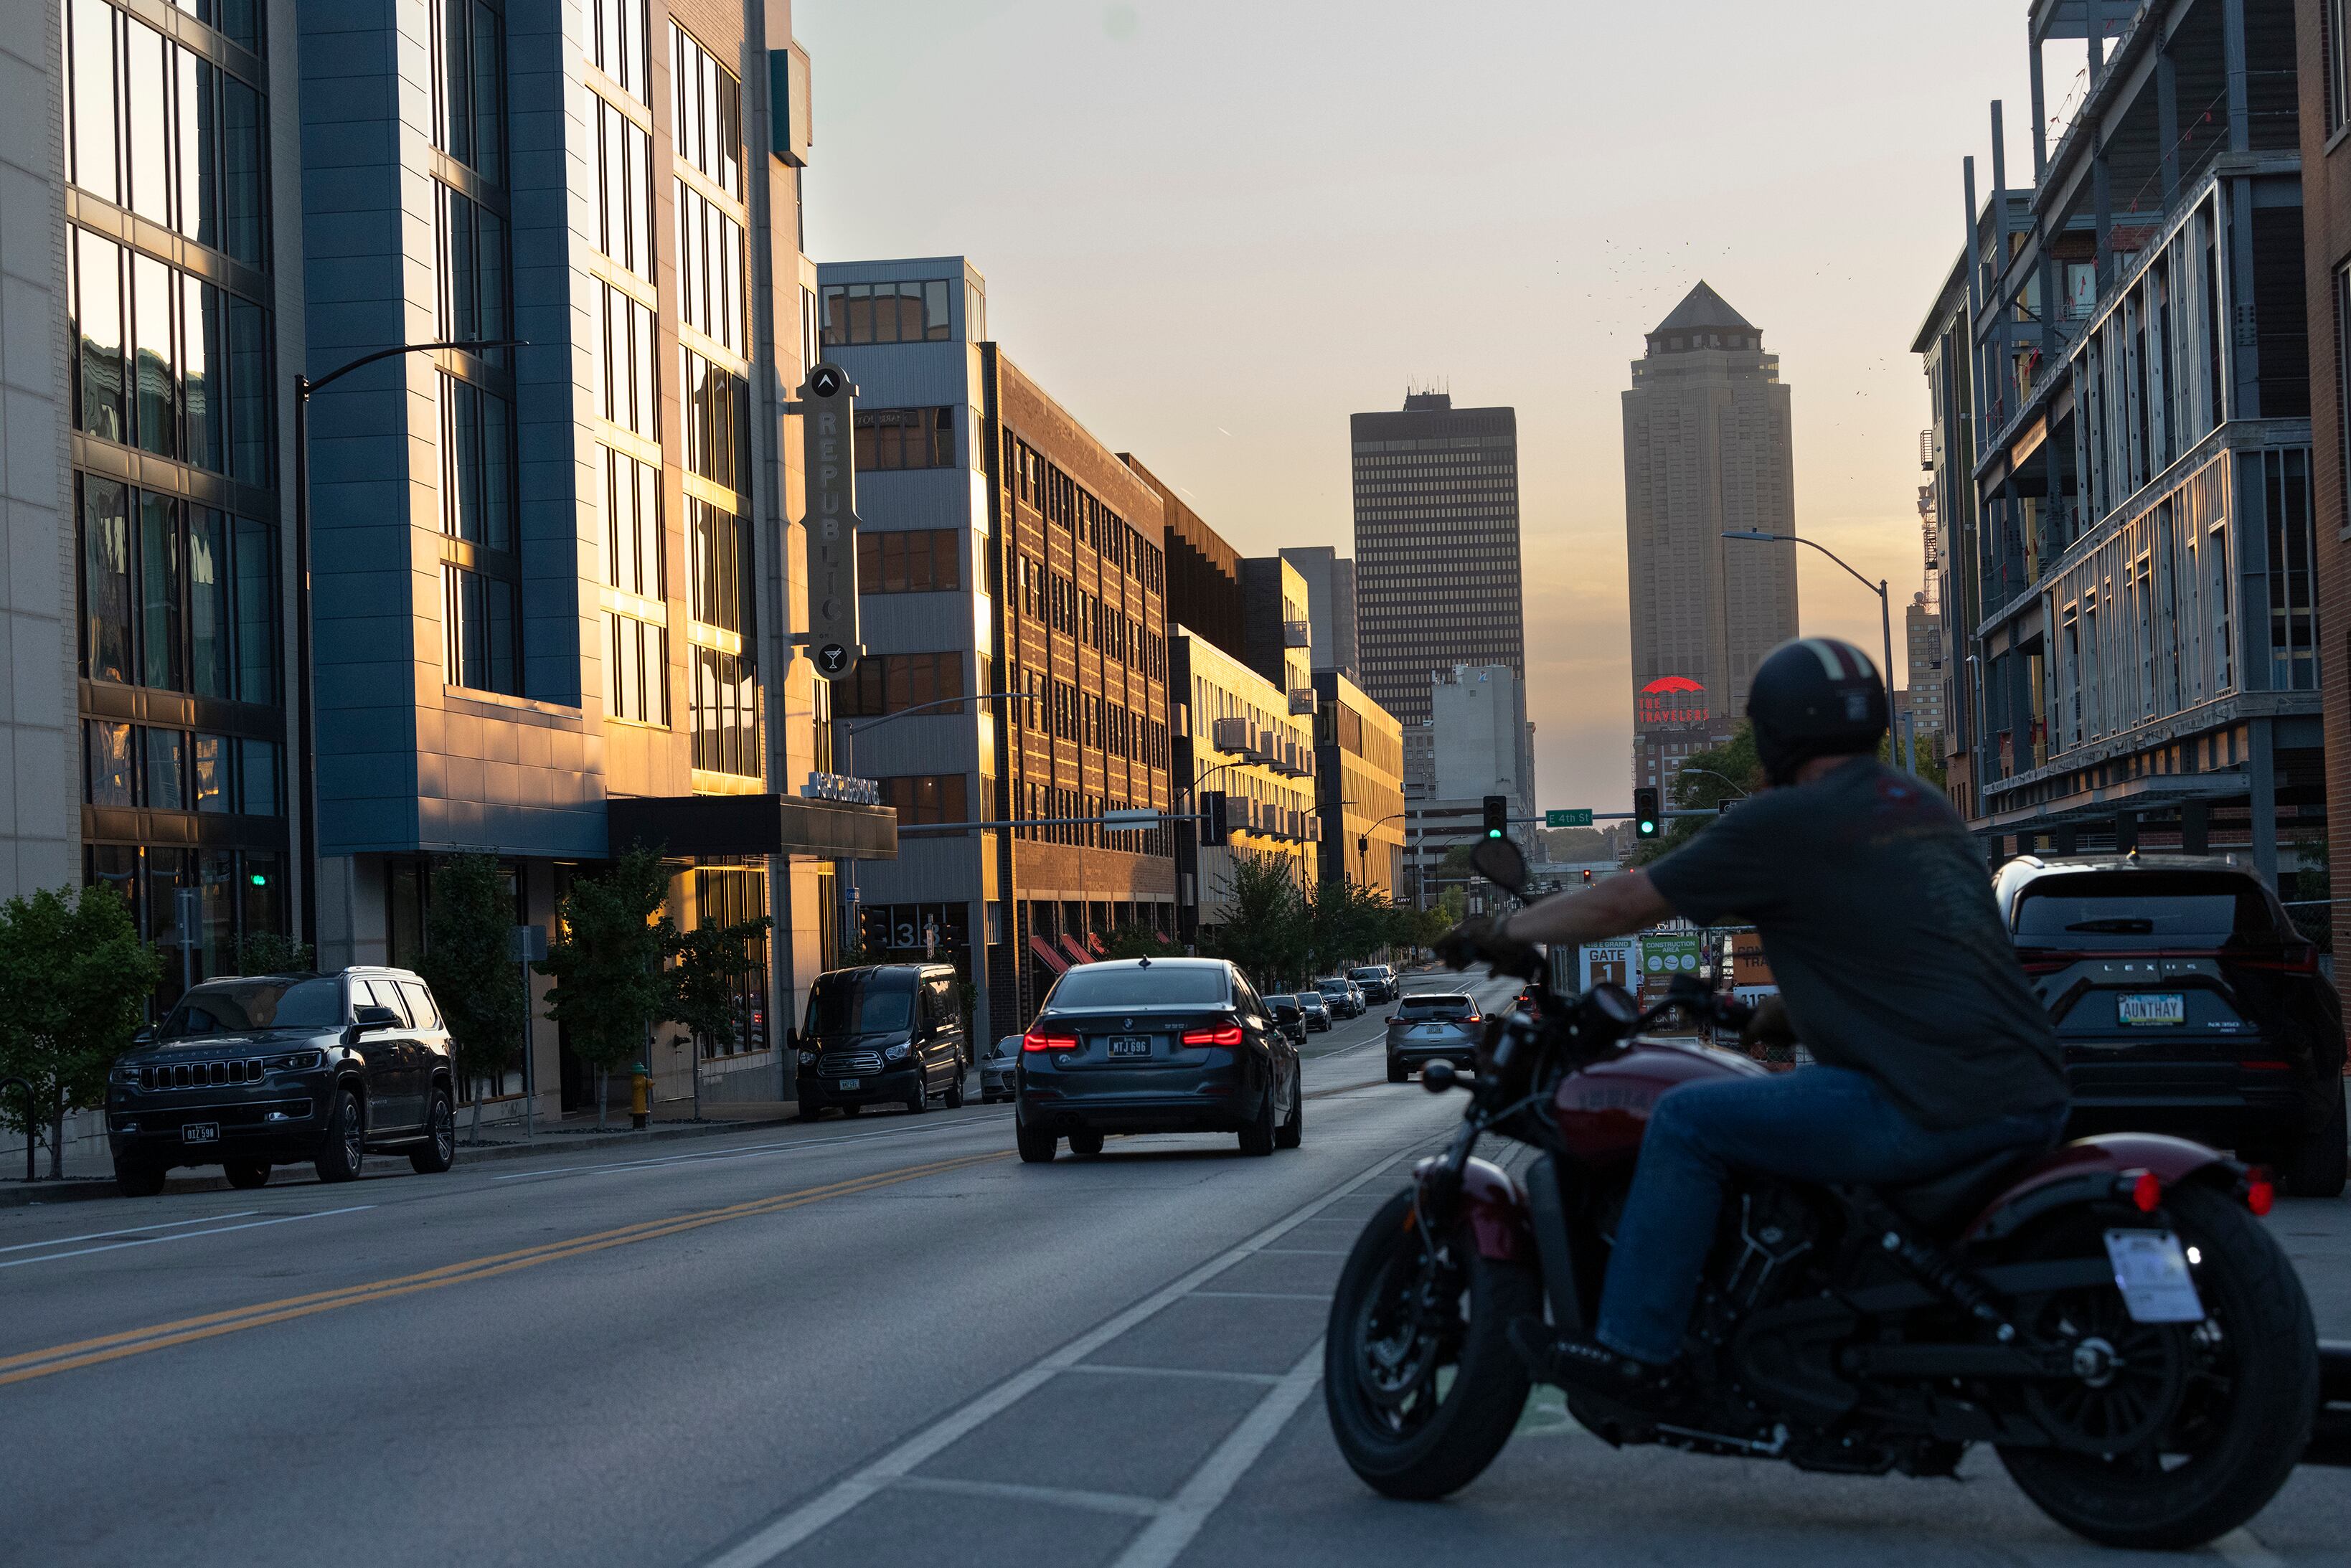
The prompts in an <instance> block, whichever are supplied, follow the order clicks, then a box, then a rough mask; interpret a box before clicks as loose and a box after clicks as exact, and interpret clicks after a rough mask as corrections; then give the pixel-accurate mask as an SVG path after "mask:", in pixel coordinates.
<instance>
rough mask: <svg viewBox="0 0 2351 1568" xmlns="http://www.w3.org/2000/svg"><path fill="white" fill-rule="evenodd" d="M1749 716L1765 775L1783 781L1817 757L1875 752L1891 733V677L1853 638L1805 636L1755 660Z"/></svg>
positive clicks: (1748, 696) (1750, 686) (1748, 705)
mask: <svg viewBox="0 0 2351 1568" xmlns="http://www.w3.org/2000/svg"><path fill="white" fill-rule="evenodd" d="M1747 717H1748V719H1749V720H1750V722H1751V723H1752V724H1753V725H1754V727H1755V755H1756V758H1757V759H1758V760H1759V761H1761V763H1762V764H1763V772H1764V776H1765V777H1766V778H1768V779H1771V782H1772V783H1774V784H1785V783H1787V782H1788V781H1789V780H1790V779H1792V778H1794V777H1795V772H1796V769H1797V768H1801V767H1802V766H1803V765H1804V764H1805V763H1807V762H1810V761H1811V760H1812V759H1813V758H1815V757H1842V756H1845V755H1848V754H1850V753H1855V752H1875V751H1876V749H1877V743H1878V741H1879V739H1880V738H1882V737H1884V736H1885V734H1886V682H1885V680H1884V678H1883V677H1881V676H1880V675H1879V674H1878V673H1877V666H1876V664H1871V663H1870V662H1869V655H1868V654H1866V653H1863V652H1862V651H1861V650H1860V649H1858V648H1856V647H1855V646H1854V645H1853V644H1852V643H1847V642H1844V641H1843V640H1841V639H1839V638H1835V637H1799V638H1797V639H1796V640H1795V641H1794V642H1792V643H1781V644H1780V645H1779V646H1778V647H1776V648H1774V649H1772V650H1771V652H1770V653H1766V654H1765V655H1764V656H1763V662H1762V663H1761V664H1758V665H1757V666H1756V667H1755V678H1754V679H1753V680H1752V681H1750V683H1748V687H1747Z"/></svg>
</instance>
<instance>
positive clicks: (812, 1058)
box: [800, 1051, 816, 1067]
mask: <svg viewBox="0 0 2351 1568" xmlns="http://www.w3.org/2000/svg"><path fill="white" fill-rule="evenodd" d="M800 1065H801V1066H802V1067H814V1066H815V1065H816V1052H815V1051H801V1052H800Z"/></svg>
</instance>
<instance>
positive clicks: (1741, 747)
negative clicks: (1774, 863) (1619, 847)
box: [1632, 719, 1764, 866]
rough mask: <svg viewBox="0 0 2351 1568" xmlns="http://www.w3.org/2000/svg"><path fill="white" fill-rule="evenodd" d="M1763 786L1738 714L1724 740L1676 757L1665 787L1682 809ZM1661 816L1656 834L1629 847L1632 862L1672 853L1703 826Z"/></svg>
mask: <svg viewBox="0 0 2351 1568" xmlns="http://www.w3.org/2000/svg"><path fill="white" fill-rule="evenodd" d="M1763 787H1764V778H1763V763H1762V759H1761V758H1759V757H1757V756H1756V755H1755V730H1754V727H1753V726H1751V725H1750V724H1749V723H1748V722H1747V721H1746V720H1745V719H1741V720H1740V721H1739V728H1738V729H1737V730H1736V731H1734V732H1733V733H1732V735H1731V737H1730V738H1729V740H1727V741H1725V742H1723V743H1722V744H1721V745H1720V746H1716V747H1708V749H1706V750H1704V751H1701V752H1699V753H1698V754H1697V755H1696V756H1694V757H1686V758H1683V759H1682V760H1681V762H1680V764H1679V770H1678V771H1677V772H1676V773H1675V775H1674V777H1673V779H1672V780H1671V782H1670V784H1669V785H1668V787H1667V800H1670V801H1672V802H1673V804H1674V805H1675V806H1676V807H1677V808H1679V809H1680V810H1686V811H1689V810H1697V811H1709V810H1718V809H1719V807H1720V806H1721V805H1722V803H1723V802H1724V801H1725V800H1736V799H1738V798H1740V796H1743V795H1752V794H1754V793H1755V792H1756V791H1757V790H1759V789H1762V788H1763ZM1731 809H1732V810H1738V808H1737V807H1735V806H1734V807H1732V808H1731ZM1666 821H1667V827H1666V831H1665V832H1664V833H1663V834H1662V835H1661V836H1659V837H1657V838H1654V839H1650V840H1647V841H1645V842H1644V843H1642V844H1641V846H1640V847H1639V848H1638V849H1636V850H1635V851H1634V852H1633V861H1632V863H1633V864H1635V865H1636V866H1643V865H1647V864H1649V863H1650V862H1653V861H1657V860H1661V859H1663V858H1664V857H1666V856H1667V855H1669V854H1671V853H1673V852H1674V851H1676V850H1677V849H1679V848H1681V847H1682V846H1683V845H1684V844H1686V843H1687V842H1689V841H1691V840H1692V839H1694V838H1696V837H1698V834H1700V833H1701V832H1703V831H1706V826H1707V821H1708V819H1706V818H1704V817H1668V818H1667V820H1666Z"/></svg>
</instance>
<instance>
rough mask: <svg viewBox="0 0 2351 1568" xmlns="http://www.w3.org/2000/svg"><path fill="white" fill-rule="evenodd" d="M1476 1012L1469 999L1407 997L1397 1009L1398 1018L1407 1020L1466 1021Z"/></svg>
mask: <svg viewBox="0 0 2351 1568" xmlns="http://www.w3.org/2000/svg"><path fill="white" fill-rule="evenodd" d="M1475 1011H1476V1009H1475V1008H1473V1007H1472V1006H1471V1005H1470V1002H1469V998H1468V997H1406V998H1405V999H1404V1002H1403V1004H1402V1005H1401V1006H1399V1007H1398V1008H1397V1009H1396V1016H1397V1017H1398V1018H1407V1019H1466V1018H1468V1017H1470V1016H1472V1015H1473V1014H1474V1013H1475Z"/></svg>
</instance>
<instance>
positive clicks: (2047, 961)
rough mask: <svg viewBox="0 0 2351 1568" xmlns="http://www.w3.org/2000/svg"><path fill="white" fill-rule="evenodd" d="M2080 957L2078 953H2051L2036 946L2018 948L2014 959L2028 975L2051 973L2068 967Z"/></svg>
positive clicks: (2079, 960) (2078, 960)
mask: <svg viewBox="0 0 2351 1568" xmlns="http://www.w3.org/2000/svg"><path fill="white" fill-rule="evenodd" d="M2081 959H2082V956H2081V955H2080V954H2079V953H2053V952H2049V951H2047V950H2046V949H2043V948H2036V947H2022V948H2019V949H2018V950H2017V955H2016V961H2017V962H2018V963H2019V964H2022V966H2023V967H2024V972H2025V973H2026V974H2028V975H2053V974H2055V973H2057V971H2058V970H2060V969H2064V968H2070V967H2073V966H2074V965H2075V964H2077V963H2079V962H2081Z"/></svg>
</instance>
